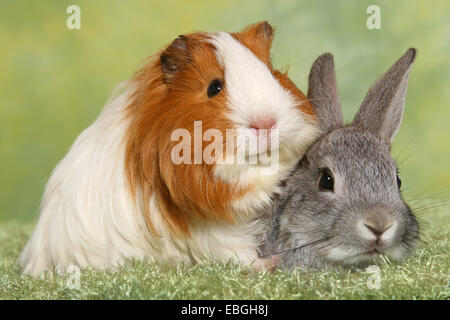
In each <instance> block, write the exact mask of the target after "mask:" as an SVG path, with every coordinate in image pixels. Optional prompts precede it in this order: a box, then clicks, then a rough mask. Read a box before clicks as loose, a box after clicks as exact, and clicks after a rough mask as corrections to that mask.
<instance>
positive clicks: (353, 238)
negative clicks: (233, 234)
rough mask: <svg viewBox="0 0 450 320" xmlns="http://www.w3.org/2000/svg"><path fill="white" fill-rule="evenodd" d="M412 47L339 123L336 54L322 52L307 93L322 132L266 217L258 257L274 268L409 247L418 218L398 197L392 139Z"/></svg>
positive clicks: (400, 254)
mask: <svg viewBox="0 0 450 320" xmlns="http://www.w3.org/2000/svg"><path fill="white" fill-rule="evenodd" d="M415 56H416V50H415V49H412V48H411V49H409V50H408V51H407V52H406V53H405V54H404V55H403V56H402V57H401V59H400V60H398V61H397V62H396V63H395V64H394V65H393V66H392V67H391V68H390V69H389V70H388V71H387V73H386V74H384V75H383V76H382V77H381V78H380V79H379V80H378V81H376V82H375V84H373V85H372V87H371V88H370V89H369V91H368V93H367V95H366V97H365V99H364V101H363V102H362V105H361V107H360V109H359V111H358V112H357V114H356V116H355V118H354V120H353V123H352V124H350V125H343V119H342V109H341V103H340V99H339V94H338V89H337V84H336V79H335V72H334V62H333V56H332V55H331V54H329V53H327V54H324V55H322V56H320V57H319V58H318V59H317V60H316V61H315V63H314V64H313V66H312V68H311V72H310V75H309V90H308V98H309V99H310V101H311V103H312V104H313V107H314V108H315V110H316V113H317V116H318V119H319V122H320V127H321V129H322V131H323V135H322V136H321V137H320V138H319V139H317V140H316V141H315V142H314V144H313V145H312V146H311V147H310V148H309V150H308V151H307V153H306V154H305V156H304V157H303V159H302V160H301V161H300V162H299V164H298V166H297V168H296V169H295V171H294V172H293V173H292V175H291V176H290V177H289V178H288V179H287V180H286V181H285V185H284V186H283V187H282V193H281V195H280V197H279V199H278V200H277V201H275V204H274V209H273V213H272V215H271V217H269V218H268V221H269V222H268V233H267V235H266V239H265V242H264V244H263V245H262V246H261V247H260V256H262V257H272V258H271V259H269V261H270V263H268V264H272V268H273V267H277V268H280V269H284V270H292V269H293V268H294V267H297V266H300V267H303V268H313V269H330V268H331V267H332V268H335V267H350V266H356V267H361V266H365V265H368V264H370V263H373V262H375V261H377V259H379V257H380V256H381V254H384V255H386V256H387V257H389V258H390V259H392V260H394V261H401V260H403V259H404V258H406V257H408V256H409V255H411V254H412V253H413V252H414V249H415V247H416V243H417V239H418V237H419V224H418V222H417V220H416V218H415V217H414V214H413V213H412V211H411V209H410V208H409V207H408V205H407V204H406V203H405V201H404V200H403V199H402V195H401V192H400V184H401V180H400V179H399V177H398V169H397V165H396V163H395V161H394V160H393V158H392V157H391V155H390V149H391V147H390V144H391V142H392V140H393V138H394V136H395V134H396V132H397V130H398V128H399V126H400V123H401V121H402V117H403V110H404V105H405V96H406V89H407V83H408V75H409V71H410V68H411V65H412V63H413V61H414V59H415Z"/></svg>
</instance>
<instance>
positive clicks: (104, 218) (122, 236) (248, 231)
mask: <svg viewBox="0 0 450 320" xmlns="http://www.w3.org/2000/svg"><path fill="white" fill-rule="evenodd" d="M129 86H130V85H129V84H128V83H125V84H124V85H122V87H125V90H122V91H123V92H122V93H120V94H119V95H118V96H117V97H116V98H114V99H112V100H111V101H110V102H109V103H108V104H107V105H106V107H105V109H104V110H103V112H102V113H101V114H100V116H99V118H98V119H97V120H96V121H95V122H94V123H93V124H92V125H91V126H90V127H88V128H87V129H86V130H84V132H83V133H82V134H80V136H79V137H78V138H77V140H76V141H75V143H74V144H73V146H72V148H71V149H70V151H69V153H68V154H67V155H66V156H65V157H64V159H63V160H62V161H61V162H60V163H59V164H58V165H57V167H56V168H55V169H54V171H53V173H52V176H51V178H50V180H49V182H48V184H47V186H46V189H45V193H44V196H43V201H42V207H41V216H40V219H39V222H38V224H37V226H36V229H35V231H34V233H33V235H32V237H31V239H30V240H29V241H28V243H27V245H26V247H25V248H24V250H23V252H22V254H21V255H20V258H19V264H20V265H21V266H22V268H23V270H24V273H26V274H31V275H34V276H36V275H38V274H40V273H42V272H43V271H47V270H51V269H52V268H56V269H57V270H59V271H60V272H61V271H62V272H64V271H66V270H67V268H68V267H70V266H72V265H76V266H79V267H81V268H84V267H88V266H90V267H93V268H95V269H102V268H109V267H112V266H116V265H120V264H123V263H124V262H126V261H127V260H129V259H131V258H142V257H149V258H150V259H152V260H155V261H158V262H167V263H180V262H185V263H188V264H190V263H196V262H200V261H202V260H204V259H205V257H209V258H216V259H219V260H228V259H234V260H236V261H239V262H241V263H244V264H251V263H252V262H253V261H254V260H257V254H256V248H257V245H258V244H257V243H256V242H255V237H256V236H257V234H259V233H260V232H262V222H260V221H257V220H254V219H253V218H254V217H255V216H256V215H257V209H258V208H262V207H263V206H264V204H268V203H269V202H270V194H269V190H270V191H273V190H275V189H276V186H274V185H273V184H272V183H274V182H275V181H279V180H280V179H281V176H280V175H285V174H287V173H288V171H287V170H286V168H280V169H282V170H281V171H280V172H281V173H280V175H278V176H274V177H272V179H269V180H268V181H269V182H271V183H266V184H265V185H264V186H263V187H262V188H261V189H259V190H257V191H255V192H253V193H250V194H247V195H246V196H245V197H243V198H241V199H240V200H239V201H236V202H235V203H234V206H235V208H236V209H240V210H247V212H246V214H247V215H243V217H246V221H239V223H235V224H230V223H226V222H215V221H208V220H195V219H194V220H193V221H192V222H191V225H190V233H191V237H186V236H179V237H177V236H176V235H174V234H172V233H170V231H169V230H168V228H167V225H166V224H165V223H164V222H163V220H162V217H161V214H160V212H159V211H158V208H157V206H156V204H155V199H154V198H151V201H150V210H149V211H150V213H151V221H152V223H153V226H154V227H155V230H156V231H157V233H158V236H154V235H152V234H151V233H150V232H149V230H148V227H147V225H146V223H145V220H144V215H143V214H142V203H140V202H139V201H137V203H136V201H135V200H134V198H133V197H132V196H131V194H130V192H129V188H128V187H127V186H128V185H127V180H126V175H125V168H124V157H125V142H124V136H125V131H126V129H127V126H128V121H127V120H126V118H125V117H124V108H125V107H126V106H127V104H128V103H127V101H128V99H129V94H130V93H131V91H132V89H131V88H129ZM127 87H128V88H127ZM247 178H248V179H251V177H250V175H249V176H248V177H247ZM247 182H248V181H247ZM249 208H253V209H256V210H253V211H252V210H248V209H249Z"/></svg>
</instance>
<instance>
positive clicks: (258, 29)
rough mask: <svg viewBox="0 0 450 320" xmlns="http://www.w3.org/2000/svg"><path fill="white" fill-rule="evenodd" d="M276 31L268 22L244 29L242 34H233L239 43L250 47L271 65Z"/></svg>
mask: <svg viewBox="0 0 450 320" xmlns="http://www.w3.org/2000/svg"><path fill="white" fill-rule="evenodd" d="M274 34H275V29H274V28H273V27H272V26H271V25H270V24H269V23H268V22H267V21H262V22H257V23H255V24H251V25H249V26H247V27H246V28H244V30H242V31H241V32H238V33H233V36H235V37H236V38H237V39H238V40H239V41H241V42H242V43H243V44H244V45H245V46H246V47H248V48H249V49H250V50H251V51H252V52H253V53H254V54H255V55H256V56H257V57H258V58H259V59H261V60H262V61H263V62H264V63H266V64H269V63H270V48H271V46H272V40H273V37H274Z"/></svg>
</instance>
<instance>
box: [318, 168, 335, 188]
mask: <svg viewBox="0 0 450 320" xmlns="http://www.w3.org/2000/svg"><path fill="white" fill-rule="evenodd" d="M319 189H320V191H334V179H333V175H332V174H331V172H330V170H328V169H326V168H325V169H322V174H321V176H320V180H319Z"/></svg>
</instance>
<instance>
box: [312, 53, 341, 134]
mask: <svg viewBox="0 0 450 320" xmlns="http://www.w3.org/2000/svg"><path fill="white" fill-rule="evenodd" d="M308 100H309V101H310V102H311V104H312V106H313V108H314V111H315V112H316V114H317V117H318V119H319V126H320V128H321V129H322V130H323V131H324V132H330V131H331V130H333V129H336V128H338V127H341V126H342V124H343V120H342V107H341V100H340V99H339V92H338V87H337V83H336V75H335V73H334V60H333V55H332V54H331V53H325V54H323V55H321V56H320V57H318V58H317V59H316V61H315V62H314V64H313V66H312V67H311V71H310V73H309V88H308Z"/></svg>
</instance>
